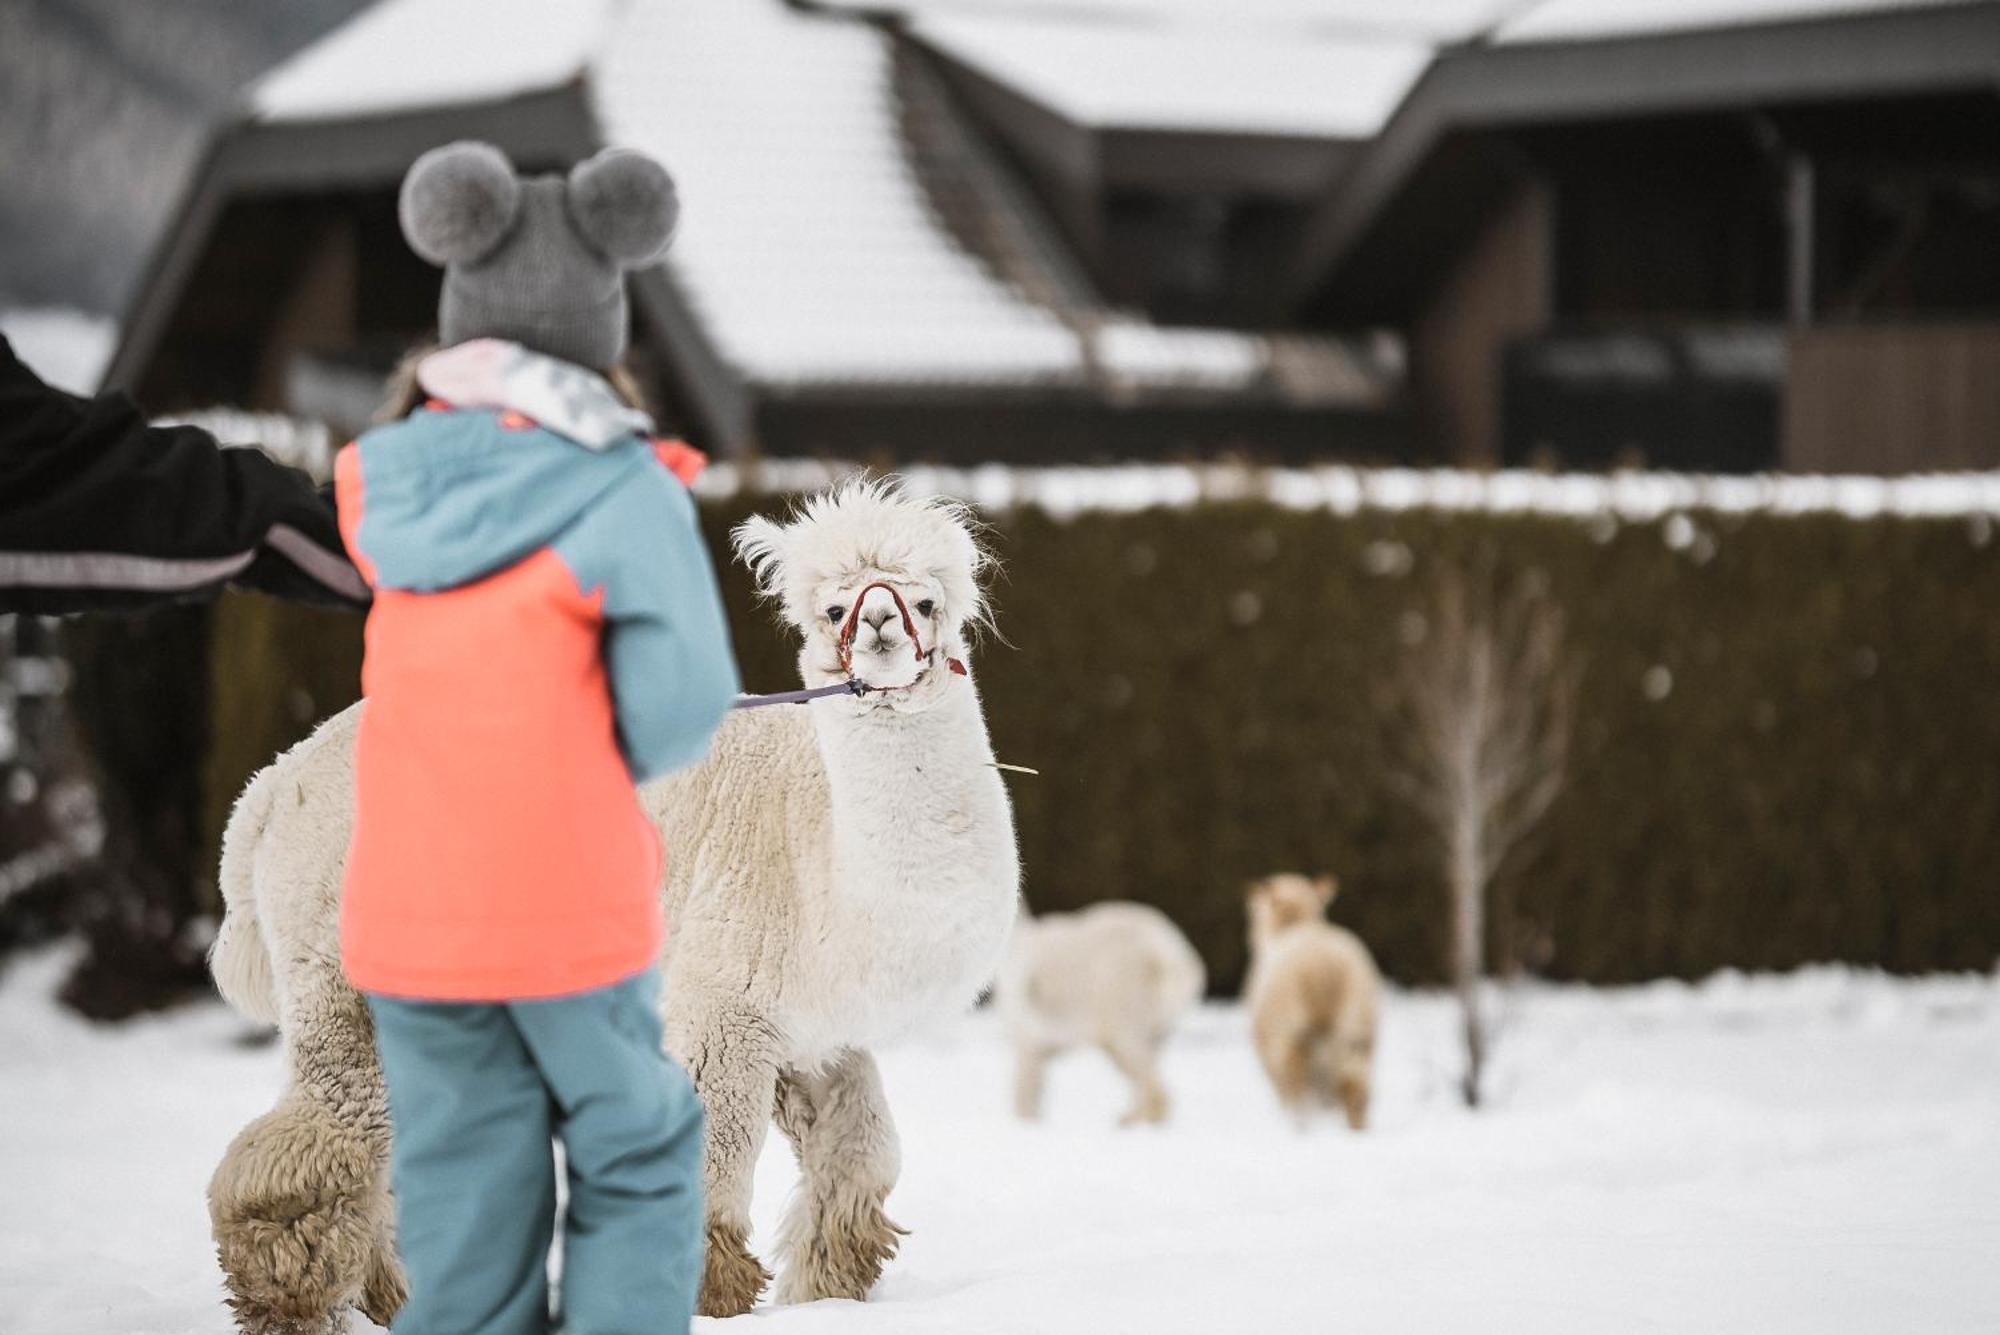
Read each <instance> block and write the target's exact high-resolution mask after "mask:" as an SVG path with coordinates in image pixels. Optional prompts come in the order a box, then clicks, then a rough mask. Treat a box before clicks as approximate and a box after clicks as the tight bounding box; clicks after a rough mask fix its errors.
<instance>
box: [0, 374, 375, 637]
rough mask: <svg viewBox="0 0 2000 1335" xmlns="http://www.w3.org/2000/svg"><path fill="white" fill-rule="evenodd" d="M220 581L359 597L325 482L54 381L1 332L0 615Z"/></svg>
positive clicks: (142, 601)
mask: <svg viewBox="0 0 2000 1335" xmlns="http://www.w3.org/2000/svg"><path fill="white" fill-rule="evenodd" d="M229 583H238V584H244V585H248V586H249V587H251V588H255V589H262V590H263V591H265V592H267V593H273V594H277V595H278V596H280V597H285V598H295V599H299V600H301V601H305V602H313V603H322V604H331V605H346V606H356V607H359V606H365V605H366V603H367V601H368V589H367V586H366V585H365V584H364V583H363V582H362V579H361V577H360V575H359V574H357V573H356V572H355V570H354V567H353V566H352V565H351V564H350V563H349V562H348V559H347V555H346V553H345V551H344V549H343V548H342V545H341V541H340V532H339V528H338V526H337V525H336V523H335V519H334V507H333V500H332V496H331V493H330V491H327V490H322V489H320V488H317V487H315V486H314V485H313V483H312V480H311V479H310V478H309V477H307V476H306V474H304V473H302V472H300V471H299V470H298V469H295V468H287V467H285V466H284V465H282V464H280V463H278V462H277V461H275V460H273V459H270V458H268V457H267V456H265V455H263V454H261V453H259V452H258V451H256V450H254V449H231V448H224V447H222V446H220V445H218V444H217V443H216V441H215V438H214V437H213V436H211V435H209V434H208V433H207V432H205V431H202V430H200V429H199V428H197V427H191V426H177V427H159V426H152V425H149V424H148V423H147V421H146V420H145V418H144V417H143V416H142V415H141V414H140V412H139V409H138V406H137V405H136V404H134V403H133V402H132V400H131V399H129V398H127V397H126V396H125V395H123V394H102V395H99V396H98V397H96V398H93V399H82V398H77V397H74V396H72V395H69V394H65V393H63V392H62V391H61V390H58V389H53V388H51V387H50V386H48V385H46V384H44V383H42V381H41V379H40V377H38V376H37V375H35V373H34V372H33V371H31V370H29V369H28V367H27V366H25V365H23V364H22V362H21V360H20V358H19V357H17V356H16V355H15V354H14V349H13V348H12V347H11V346H10V345H9V344H8V343H7V340H6V339H5V338H0V611H10V612H45V613H54V612H78V611H85V610H89V609H94V608H114V607H139V606H144V605H147V604H150V603H159V602H171V601H179V600H184V599H190V598H206V597H212V596H213V595H214V594H215V593H216V591H217V590H219V589H221V588H222V587H223V585H225V584H229Z"/></svg>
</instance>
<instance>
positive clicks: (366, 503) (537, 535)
mask: <svg viewBox="0 0 2000 1335" xmlns="http://www.w3.org/2000/svg"><path fill="white" fill-rule="evenodd" d="M355 447H356V449H357V450H358V451H359V453H360V465H361V466H360V475H361V479H362V488H363V490H362V496H361V514H360V524H359V526H358V528H357V529H356V531H355V545H356V546H357V547H358V548H359V549H360V550H359V553H358V555H359V557H360V558H361V559H362V560H363V562H364V564H365V565H369V566H372V567H373V575H374V581H375V584H376V587H378V588H384V589H405V590H409V591H411V592H416V593H432V592H437V591H439V590H443V589H450V588H456V587H457V586H459V585H461V584H469V583H472V582H473V581H475V580H478V579H482V578H484V577H485V576H487V575H490V574H493V573H495V572H497V571H500V570H504V569H506V568H507V567H509V566H511V565H514V564H515V563H516V562H519V561H521V560H523V559H524V558H526V557H528V556H531V555H533V554H534V553H535V552H536V551H538V550H540V549H541V548H543V547H547V546H549V545H550V544H552V543H553V542H554V541H555V540H556V539H557V538H559V537H561V536H562V535H563V534H564V533H565V532H567V531H568V530H569V529H570V528H571V527H572V526H573V525H575V524H576V522H577V521H578V520H579V519H581V518H582V517H583V515H584V514H585V513H587V512H588V511H589V510H590V509H591V507H592V506H593V505H595V504H596V503H597V502H598V501H599V500H600V499H601V498H603V497H605V496H606V495H607V493H609V492H611V491H613V490H614V489H616V488H617V487H618V485H619V484H620V483H621V482H623V481H625V480H626V479H627V478H628V477H629V476H630V475H631V474H632V473H633V472H634V471H636V470H639V469H643V468H647V467H650V466H651V464H652V458H653V452H652V447H651V445H650V443H649V442H647V441H646V440H644V439H643V438H641V437H640V436H638V435H637V434H632V435H628V436H626V437H624V438H623V439H621V440H618V441H616V442H613V443H611V444H608V445H606V446H603V447H602V448H591V447H588V446H585V445H583V444H580V443H579V442H577V441H575V440H572V439H570V438H568V437H566V436H562V435H558V434H556V433H555V432H553V431H550V430H547V429H544V428H542V427H538V426H533V425H518V426H516V425H507V424H504V423H503V421H502V419H501V416H500V414H499V413H497V412H494V411H491V410H485V409H470V408H468V409H458V408H443V409H429V410H419V411H418V412H416V413H415V414H413V415H412V416H410V417H408V418H405V419H404V420H402V421H400V422H395V423H391V424H390V425H387V426H382V427H377V428H376V429H374V430H373V431H370V432H368V433H366V434H365V435H363V436H362V437H361V438H360V439H359V440H358V441H356V442H355Z"/></svg>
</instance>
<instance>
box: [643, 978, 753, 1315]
mask: <svg viewBox="0 0 2000 1335" xmlns="http://www.w3.org/2000/svg"><path fill="white" fill-rule="evenodd" d="M668 1032H669V1035H670V1037H669V1039H668V1043H667V1046H668V1049H669V1050H670V1051H671V1052H673V1053H674V1054H675V1056H676V1057H678V1058H679V1059H680V1062H681V1064H682V1065H683V1066H684V1067H686V1068H687V1073H688V1075H689V1076H690V1077H692V1078H693V1080H694V1087H695V1092H696V1093H698V1094H700V1095H701V1106H702V1113H703V1115H704V1117H705V1118H706V1126H705V1134H704V1138H703V1144H702V1181H703V1188H704V1195H705V1198H706V1201H707V1212H708V1227H707V1240H706V1247H705V1248H704V1250H703V1254H702V1276H701V1297H700V1299H699V1301H698V1303H697V1305H696V1311H698V1312H699V1313H700V1314H701V1315H702V1316H741V1315H742V1314H743V1313H745V1312H748V1311H749V1310H750V1309H751V1308H752V1307H755V1306H756V1305H757V1299H758V1298H759V1297H761V1296H762V1295H763V1292H764V1289H765V1287H766V1286H767V1285H768V1284H770V1282H771V1272H770V1271H768V1270H766V1269H765V1268H764V1267H763V1265H762V1264H761V1263H759V1261H758V1260H757V1258H756V1257H755V1256H753V1255H751V1253H750V1186H751V1180H752V1176H753V1174H754V1173H755V1171H756V1168H757V1153H758V1151H759V1150H761V1149H762V1148H763V1145H764V1133H765V1130H766V1128H768V1127H769V1126H770V1124H771V1103H772V1099H773V1097H774V1095H775V1091H776V1087H777V1079H778V1066H777V1058H776V1053H777V1047H778V1044H777V1039H776V1035H774V1034H773V1033H772V1032H771V1027H770V1025H769V1023H768V1022H766V1021H765V1020H764V1019H763V1018H762V1017H761V1016H758V1015H754V1014H751V1013H750V1012H748V1011H741V1010H733V1009H732V1010H727V1011H719V1012H710V1013H707V1014H702V1015H698V1016H697V1015H670V1016H669V1020H668Z"/></svg>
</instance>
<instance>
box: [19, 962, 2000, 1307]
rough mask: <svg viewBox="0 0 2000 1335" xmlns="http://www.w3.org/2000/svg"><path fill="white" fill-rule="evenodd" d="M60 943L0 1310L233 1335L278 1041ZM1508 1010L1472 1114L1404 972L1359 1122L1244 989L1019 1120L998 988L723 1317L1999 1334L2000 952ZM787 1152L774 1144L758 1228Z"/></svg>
mask: <svg viewBox="0 0 2000 1335" xmlns="http://www.w3.org/2000/svg"><path fill="white" fill-rule="evenodd" d="M61 966H62V960H61V958H60V957H59V956H57V955H54V954H47V955H42V956H39V957H35V958H32V959H29V960H27V961H25V962H23V963H21V964H18V965H17V966H15V967H14V968H13V969H11V970H10V971H9V972H8V973H7V974H6V975H5V977H4V978H0V1183H4V1187H5V1189H4V1190H0V1330H4V1331H8V1332H15V1331H18V1332H21V1333H22V1335H186V1333H190V1332H204V1333H208V1332H213V1333H214V1335H221V1333H222V1332H224V1331H226V1330H227V1329H228V1326H227V1323H226V1321H225V1318H224V1313H223V1310H222V1307H221V1304H220V1300H219V1280H218V1276H217V1274H216V1271H215V1266H214V1262H213V1260H212V1259H211V1256H210V1251H209V1245H208V1239H207V1220H206V1217H205V1214H204V1211H203V1207H202V1197H201V1193H202V1186H203V1183H204V1181H205V1179H206V1177H207V1174H208V1172H209V1169H210V1167H211V1166H212V1164H213V1163H214V1161H215V1159H216V1157H217V1155H218V1154H219V1153H220V1152H221V1150H222V1147H223V1145H224V1144H225V1142H226V1141H227V1140H228V1139H229V1137H230V1135H231V1134H232V1133H233V1132H234V1131H235V1130H236V1128H237V1127H238V1126H239V1125H240V1124H241V1123H243V1122H244V1121H245V1120H247V1119H248V1118H249V1117H251V1116H252V1115H254V1114H255V1113H257V1112H259V1111H261V1110H262V1109H263V1108H265V1107H266V1106H267V1105H268V1103H269V1101H270V1099H271V1097H272V1095H273V1093H274V1092H275V1090H276V1088H277V1079H278V1054H277V1052H276V1051H275V1050H274V1049H272V1048H269V1047H262V1048H260V1047H249V1046H244V1045H243V1043H242V1042H241V1039H242V1037H243V1035H244V1033H245V1026H244V1025H243V1023H242V1022H240V1021H239V1020H237V1019H236V1018H235V1017H234V1016H232V1015H231V1014H229V1013H228V1012H227V1011H225V1010H223V1009H221V1008H220V1007H219V1006H214V1007H203V1008H198V1009H194V1010H189V1011H186V1012H183V1013H180V1014H176V1015H171V1016H166V1017H160V1018H155V1019H151V1020H145V1021H141V1022H139V1023H135V1024H132V1025H129V1026H126V1027H124V1028H120V1029H109V1030H100V1029H94V1028H92V1027H90V1026H88V1025H86V1024H85V1023H83V1022H82V1021H78V1020H74V1019H72V1018H69V1017H68V1016H66V1015H63V1014H61V1013H59V1012H58V1011H57V1010H56V1009H55V1008H54V1006H53V1005H52V1003H50V1002H49V1001H48V1000H47V999H46V998H47V994H48V992H49V990H50V988H51V987H52V985H53V983H54V981H55V979H56V978H57V977H58V976H59V973H60V969H61ZM1508 1009H1509V1016H1508V1022H1507V1024H1508V1027H1507V1031H1506V1034H1505V1036H1504V1038H1503V1040H1502V1048H1501V1055H1500V1061H1499V1066H1498V1070H1497V1082H1496V1084H1497V1096H1498V1097H1497V1101H1496V1106H1495V1107H1493V1108H1492V1109H1491V1110H1490V1111H1487V1112H1483V1113H1480V1114H1478V1115H1472V1114H1468V1113H1466V1112H1464V1111H1463V1110H1461V1109H1460V1108H1459V1107H1457V1106H1456V1105H1455V1103H1454V1102H1453V1098H1452V1095H1451V1091H1450V1075H1451V1070H1452V1047H1451V1030H1450V1023H1451V1014H1450V1010H1449V1008H1448V1006H1447V1004H1446V1002H1445V1001H1444V1000H1443V999H1442V998H1439V997H1436V996H1431V995H1412V994H1398V995H1396V996H1394V997H1393V998H1392V999H1391V1002H1390V1004H1389V1007H1388V1011H1387V1014H1386V1018H1385V1031H1384V1043H1383V1047H1382V1052H1381V1059H1380V1060H1381V1064H1380V1068H1379V1073H1378V1075H1379V1080H1378V1089H1379V1095H1378V1109H1377V1111H1378V1118H1377V1126H1376V1129H1375V1130H1373V1131H1371V1132H1370V1133H1368V1134H1367V1135H1365V1136H1358V1137H1357V1136H1350V1135H1348V1134H1346V1133H1344V1132H1343V1131H1340V1130H1338V1129H1337V1128H1335V1127H1333V1126H1324V1127H1319V1128H1317V1129H1315V1130H1314V1131H1313V1132H1311V1133H1310V1134H1305V1135H1301V1134H1297V1133H1295V1132H1294V1131H1292V1130H1291V1129H1290V1128H1289V1127H1288V1126H1287V1125H1286V1124H1285V1123H1284V1122H1283V1121H1282V1120H1281V1119H1280V1118H1279V1117H1278V1115H1277V1114H1276V1112H1275V1111H1274V1110H1273V1109H1272V1107H1271V1105H1270V1101H1269V1099H1268V1097H1267V1096H1266V1092H1265V1090H1264V1088H1263V1086H1262V1085H1261V1083H1260V1081H1259V1077H1258V1074H1257V1071H1256V1069H1255V1065H1254V1061H1253V1058H1252V1057H1251V1054H1250V1052H1249V1049H1248V1047H1247V1045H1246V1044H1245V1042H1244V1041H1243V1017H1242V1015H1241V1013H1240V1012H1238V1011H1237V1010H1235V1009H1233V1008H1231V1007H1222V1006H1218V1007H1212V1008H1210V1009H1209V1010H1208V1011H1206V1012H1205V1013H1204V1014H1203V1015H1201V1017H1200V1018H1199V1020H1198V1022H1197V1023H1195V1024H1194V1025H1193V1026H1192V1027H1191V1030H1190V1032H1188V1033H1186V1034H1185V1035H1184V1036H1183V1038H1182V1039H1181V1041H1180V1042H1179V1043H1178V1044H1177V1046H1176V1047H1175V1048H1174V1049H1173V1050H1172V1053H1171V1056H1170V1058H1169V1061H1168V1064H1167V1072H1168V1076H1169V1079H1170V1082H1171V1084H1172V1086H1173V1088H1174V1091H1175V1093H1176V1094H1177V1095H1178V1097H1179V1104H1180V1106H1179V1116H1178V1118H1177V1119H1176V1121H1175V1123H1174V1124H1173V1125H1172V1126H1171V1127H1168V1128H1166V1129H1162V1130H1158V1131H1143V1132H1118V1131H1115V1130H1113V1129H1112V1126H1111V1121H1112V1117H1113V1114H1114V1113H1115V1112H1116V1111H1117V1107H1118V1100H1119V1097H1120V1095H1119V1091H1118V1090H1117V1088H1116V1085H1115V1081H1114V1079H1113V1077H1112V1076H1111V1075H1110V1073H1109V1071H1108V1070H1107V1069H1105V1067H1104V1066H1103V1064H1102V1063H1100V1062H1098V1061H1097V1060H1096V1059H1095V1058H1094V1057H1091V1056H1088V1055H1078V1056H1075V1057H1072V1058H1070V1059H1069V1061H1068V1063H1067V1064H1064V1065H1060V1066H1058V1067H1057V1068H1056V1070H1055V1072H1054V1076H1053V1082H1052V1087H1051V1091H1050V1094H1051V1106H1050V1115H1049V1120H1048V1121H1047V1122H1046V1123H1045V1124H1043V1125H1040V1126H1034V1127H1028V1126H1021V1125H1017V1124H1015V1123H1014V1122H1013V1121H1012V1120H1011V1119H1010V1118H1009V1116H1008V1115H1007V1114H1006V1111H1005V1107H1006V1086H1007V1061H1006V1054H1005V1052H1004V1050H1003V1048H1002V1045H1001V1043H1000V1041H999V1036H998V1034H997V1032H996V1030H995V1028H994V1026H993V1023H992V1020H991V1017H989V1016H983V1015H981V1016H974V1017H972V1018H969V1019H967V1020H965V1021H963V1022H960V1023H957V1024H954V1025H951V1026H949V1027H947V1028H946V1029H944V1030H942V1031H940V1032H939V1033H936V1034H933V1035H929V1036H926V1037H924V1038H921V1039H918V1040H915V1041H913V1042H911V1043H910V1044H909V1045H907V1046H905V1047H902V1048H900V1049H898V1050H895V1051H893V1052H891V1053H888V1054H886V1056H885V1060H884V1070H885V1074H886V1079H887V1083H888V1087H889V1092H890V1096H891V1098H892V1100H893V1101H894V1102H895V1104H896V1106H897V1109H898V1114H899V1117H900V1119H901V1122H902V1128H903V1139H904V1157H905V1170H904V1177H903V1184H902V1186H901V1188H900V1189H899V1190H898V1191H897V1192H896V1194H895V1196H894V1197H893V1198H892V1200H891V1206H892V1210H893V1213H894V1214H895V1216H896V1218H897V1219H899V1220H900V1221H901V1222H902V1223H904V1224H906V1225H908V1226H910V1227H911V1228H912V1229H913V1230H914V1232H913V1234H912V1236H911V1237H910V1238H909V1240H908V1242H907V1244H906V1245H905V1248H904V1251H903V1255H902V1256H901V1258H900V1259H898V1260H897V1261H896V1262H894V1263H893V1265H892V1267H891V1269H890V1271H889V1274H888V1277H887V1279H886V1280H885V1282H884V1283H883V1285H882V1286H881V1288H880V1290H879V1291H878V1294H877V1301H875V1302H872V1303H869V1304H867V1305H866V1306H861V1305H856V1304H850V1303H822V1304H817V1305H814V1306H811V1307H805V1308H794V1309H782V1310H769V1309H766V1310H763V1311H760V1312H759V1313H758V1315H757V1316H756V1317H754V1318H751V1319H749V1320H748V1322H747V1323H743V1324H739V1325H737V1326H735V1327H731V1329H737V1330H750V1331H774V1332H781V1333H782V1335H815V1333H817V1332H830V1333H832V1335H844V1333H847V1332H863V1331H865V1332H870V1333H871V1335H878V1333H879V1335H888V1333H890V1332H895V1333H898V1335H901V1333H903V1332H926V1335H944V1333H948V1335H984V1333H986V1332H993V1333H995V1335H998V1333H1000V1332H1005V1333H1006V1335H1020V1333H1023V1332H1037V1333H1046V1332H1090V1333H1091V1335H1118V1333H1120V1332H1132V1333H1133V1335H1181V1333H1182V1332H1186V1333H1189V1335H1193V1333H1196V1332H1199V1333H1200V1335H1278V1333H1285V1335H1289V1333H1290V1332H1300V1333H1301V1335H1304V1333H1307V1332H1312V1333H1317V1332H1333V1331H1340V1332H1354V1333H1355V1335H1385V1333H1390V1335H1392V1333H1394V1332H1406V1331H1407V1332H1423V1335H1439V1333H1441V1332H1443V1333H1453V1332H1470V1333H1475V1335H1497V1333H1500V1332H1515V1331H1519V1332H1535V1333H1536V1335H1566V1333H1568V1332H1575V1333H1576V1335H1621V1333H1622V1332H1652V1331H1661V1332H1704V1333H1706V1332H1744V1333H1746V1335H1783V1333H1784V1332H1794V1331H1796V1332H1802V1333H1803V1332H1810V1333H1811V1335H1836V1333H1839V1332H1884V1333H1885V1335H1886V1333H1887V1332H1898V1333H1901V1332H1910V1333H1911V1335H1917V1333H1921V1335H1956V1333H1958V1332H1964V1333H1965V1335H1973V1333H1974V1332H1992V1331H1995V1330H2000V978H1996V977H1991V976H1987V977H1969V978H1936V979H1926V980H1917V981H1896V980H1890V979H1886V978H1883V977H1880V976H1877V975H1872V974H1865V973H1854V972H1848V971H1843V970H1835V969H1816V970H1811V971H1807V972H1805V973H1802V974H1798V975H1793V976H1788V977H1782V978H1747V979H1746V978H1730V977H1725V978H1718V979H1715V980H1711V981H1710V982H1708V983H1706V984H1703V985H1701V986H1699V987H1695V988H1688V987H1683V986H1679V985H1668V984H1661V985H1656V986H1651V987H1644V988H1637V989H1631V990H1621V991H1613V992H1590V991H1585V990H1581V989H1554V988H1547V989H1534V990H1530V991H1526V992H1523V993H1519V994H1517V995H1516V996H1515V997H1514V999H1513V1000H1512V1001H1510V1002H1509V1005H1508ZM788 1180H789V1164H788V1162H787V1160H786V1158H785V1156H784V1154H783V1152H782V1150H781V1149H780V1148H779V1147H778V1146H777V1145H776V1144H773V1145H772V1146H770V1147H769V1148H768V1149H767V1154H766V1162H765V1164H764V1169H763V1172H762V1173H761V1175H760V1180H759V1190H758V1203H757V1208H758V1220H759V1224H760V1226H761V1227H763V1228H764V1229H765V1230H766V1232H767V1233H768V1230H769V1227H770V1225H771V1223H772V1222H773V1221H774V1220H775V1218H776V1215H777V1212H778V1210H779V1209H780V1207H781V1205H782V1202H783V1198H784V1193H785V1190H786V1187H787V1184H788ZM697 1327H698V1329H701V1330H704V1331H720V1330H722V1329H724V1327H723V1325H722V1324H721V1323H710V1322H699V1323H697ZM365 1328H366V1327H365V1323H361V1322H359V1321H358V1320H357V1322H356V1329H357V1330H361V1329H365Z"/></svg>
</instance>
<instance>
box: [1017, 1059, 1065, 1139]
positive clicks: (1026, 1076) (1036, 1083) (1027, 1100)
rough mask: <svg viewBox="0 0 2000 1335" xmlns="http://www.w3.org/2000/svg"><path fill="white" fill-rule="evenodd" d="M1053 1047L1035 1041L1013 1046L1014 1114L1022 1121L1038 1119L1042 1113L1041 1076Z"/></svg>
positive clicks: (1043, 1073)
mask: <svg viewBox="0 0 2000 1335" xmlns="http://www.w3.org/2000/svg"><path fill="white" fill-rule="evenodd" d="M1054 1055H1055V1049H1053V1048H1049V1047H1044V1046H1042V1045H1040V1044H1035V1043H1020V1044H1016V1045H1015V1048H1014V1115H1015V1116H1016V1117H1018V1118H1020V1119H1021V1120H1022V1121H1024V1122H1033V1121H1039V1120H1040V1118H1041V1115H1042V1086H1043V1076H1044V1075H1045V1074H1046V1072H1047V1071H1048V1065H1049V1058H1051V1057H1053V1056H1054Z"/></svg>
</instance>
